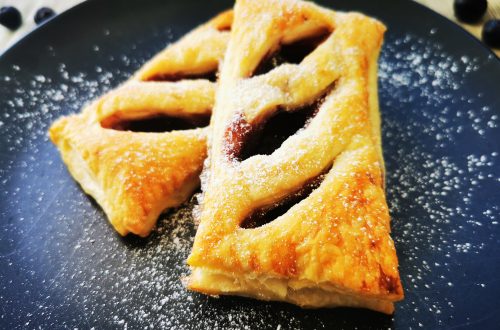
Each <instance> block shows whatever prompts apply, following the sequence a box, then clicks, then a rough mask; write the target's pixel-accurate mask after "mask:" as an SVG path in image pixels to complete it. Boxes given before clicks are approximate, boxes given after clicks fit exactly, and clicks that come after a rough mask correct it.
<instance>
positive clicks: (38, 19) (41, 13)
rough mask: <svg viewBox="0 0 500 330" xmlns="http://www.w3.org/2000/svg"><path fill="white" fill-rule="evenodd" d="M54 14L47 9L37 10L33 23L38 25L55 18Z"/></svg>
mask: <svg viewBox="0 0 500 330" xmlns="http://www.w3.org/2000/svg"><path fill="white" fill-rule="evenodd" d="M55 14H56V12H55V11H53V10H52V9H50V8H48V7H42V8H40V9H38V10H37V11H36V13H35V23H36V24H40V23H43V22H45V21H46V20H48V19H49V18H51V17H52V16H55Z"/></svg>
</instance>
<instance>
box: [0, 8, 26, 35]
mask: <svg viewBox="0 0 500 330" xmlns="http://www.w3.org/2000/svg"><path fill="white" fill-rule="evenodd" d="M22 22H23V20H22V18H21V13H20V12H19V10H17V8H15V7H12V6H5V7H2V8H0V24H2V25H3V26H5V27H6V28H8V29H9V30H12V31H14V30H16V29H18V28H19V27H20V26H21V24H22Z"/></svg>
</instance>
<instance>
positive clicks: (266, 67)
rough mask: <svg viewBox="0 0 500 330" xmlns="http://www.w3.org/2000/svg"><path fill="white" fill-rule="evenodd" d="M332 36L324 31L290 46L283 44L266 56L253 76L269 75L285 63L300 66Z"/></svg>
mask: <svg viewBox="0 0 500 330" xmlns="http://www.w3.org/2000/svg"><path fill="white" fill-rule="evenodd" d="M329 35H330V31H328V30H324V31H321V32H320V33H318V34H316V35H314V36H310V37H307V38H304V39H300V40H297V41H295V42H292V43H290V44H281V45H280V46H279V47H278V49H277V50H276V51H274V52H272V53H269V54H268V55H267V56H265V57H264V58H263V59H262V61H261V62H260V63H259V65H257V67H256V69H255V70H254V72H253V75H252V76H257V75H261V74H264V73H267V72H269V71H271V70H272V69H274V68H275V67H277V66H280V65H281V64H283V63H290V64H299V63H300V62H302V60H303V59H304V58H305V57H306V56H307V55H309V54H310V53H312V52H313V51H314V50H315V49H316V48H317V47H318V46H319V45H320V44H321V43H322V42H323V41H325V40H326V39H327V38H328V36H329Z"/></svg>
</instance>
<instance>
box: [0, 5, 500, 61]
mask: <svg viewBox="0 0 500 330" xmlns="http://www.w3.org/2000/svg"><path fill="white" fill-rule="evenodd" d="M94 2H99V3H101V4H103V3H104V0H85V1H83V2H80V3H78V4H76V5H75V6H73V7H71V8H68V9H67V10H65V11H63V12H62V13H60V14H58V15H56V16H55V17H52V18H50V19H49V20H48V21H46V22H44V23H42V24H41V25H39V26H37V27H35V28H34V29H33V30H31V31H30V32H28V33H26V34H25V35H23V36H22V37H21V38H19V39H18V40H17V41H16V42H15V43H13V44H12V45H10V46H9V47H8V48H6V49H4V50H3V51H2V52H0V63H1V62H2V61H3V60H4V58H5V57H6V56H7V55H8V54H9V53H10V52H12V51H14V50H15V48H17V47H21V46H22V45H24V44H25V43H28V42H29V40H30V39H31V38H34V37H35V36H36V34H38V33H43V31H44V30H45V29H47V26H49V25H52V24H55V23H57V22H59V21H60V20H64V19H65V18H66V16H68V15H72V14H73V12H74V11H78V10H80V8H81V7H83V6H90V5H93V3H94ZM406 5H409V6H415V7H416V8H419V10H423V11H425V12H427V14H430V15H433V16H434V17H438V18H439V19H440V20H441V21H442V22H446V23H443V24H448V25H449V26H452V27H453V28H454V29H455V31H457V33H462V34H463V35H464V37H467V38H469V39H472V40H473V41H474V42H475V44H476V45H478V46H480V48H482V49H483V50H486V53H487V54H488V56H493V58H496V59H497V63H498V64H500V57H499V56H497V54H496V53H495V52H494V51H493V50H492V49H491V48H489V47H488V46H486V45H485V44H484V43H483V42H482V41H481V40H479V39H478V38H476V36H474V35H473V34H472V33H470V32H469V31H467V30H466V29H465V28H463V27H462V26H460V25H458V24H457V23H455V22H453V21H452V20H450V19H448V18H447V17H446V16H444V15H442V14H440V13H438V12H436V11H434V10H432V9H431V8H429V7H427V6H424V5H423V4H421V3H418V2H416V1H413V0H406ZM333 9H335V8H333Z"/></svg>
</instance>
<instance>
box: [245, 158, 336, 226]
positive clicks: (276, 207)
mask: <svg viewBox="0 0 500 330" xmlns="http://www.w3.org/2000/svg"><path fill="white" fill-rule="evenodd" d="M332 166H333V164H331V165H330V166H328V167H327V168H326V169H325V170H324V171H323V172H321V173H320V174H319V175H317V176H316V177H313V178H311V179H309V180H308V181H307V182H306V183H305V184H304V185H303V186H302V188H300V189H299V190H297V191H295V192H293V193H291V194H289V195H288V196H285V197H284V198H282V199H281V200H280V201H278V202H277V203H274V204H273V205H268V206H264V207H261V208H258V209H256V210H254V211H252V213H250V214H249V215H248V216H247V217H246V218H245V219H244V220H243V221H242V222H241V224H240V227H241V228H244V229H251V228H258V227H261V226H264V225H265V224H268V223H270V222H272V221H273V220H275V219H276V218H278V217H280V216H282V215H283V214H285V213H286V212H288V210H290V209H291V208H292V207H293V206H294V205H295V204H298V203H300V202H301V201H302V200H304V199H306V198H307V197H309V196H310V195H311V193H312V192H313V191H314V190H316V189H317V188H318V187H319V186H320V185H321V183H322V182H323V180H324V179H325V176H326V174H327V173H328V172H329V171H330V169H331V168H332Z"/></svg>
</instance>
